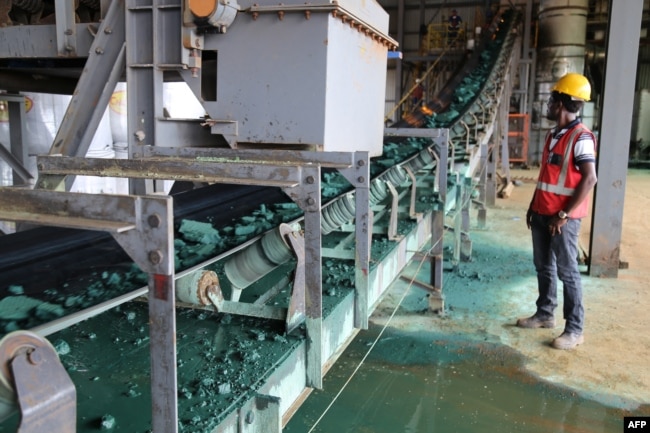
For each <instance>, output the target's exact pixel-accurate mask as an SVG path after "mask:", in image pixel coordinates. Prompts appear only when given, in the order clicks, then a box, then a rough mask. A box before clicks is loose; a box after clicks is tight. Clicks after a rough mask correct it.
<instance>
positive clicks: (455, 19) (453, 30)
mask: <svg viewBox="0 0 650 433" xmlns="http://www.w3.org/2000/svg"><path fill="white" fill-rule="evenodd" d="M462 22H463V19H462V18H461V17H460V15H458V13H457V12H456V9H452V10H451V15H450V16H449V20H448V25H447V41H448V42H449V43H450V44H452V43H455V42H456V39H457V38H458V32H459V31H460V24H461V23H462Z"/></svg>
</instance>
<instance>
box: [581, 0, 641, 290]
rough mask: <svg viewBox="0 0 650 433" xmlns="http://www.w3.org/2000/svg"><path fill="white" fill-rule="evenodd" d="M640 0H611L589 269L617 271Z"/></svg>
mask: <svg viewBox="0 0 650 433" xmlns="http://www.w3.org/2000/svg"><path fill="white" fill-rule="evenodd" d="M642 12H643V0H612V2H611V3H610V10H609V29H608V31H607V35H608V36H607V56H606V57H605V59H606V60H605V61H606V64H605V77H606V81H605V88H604V91H603V103H602V109H601V113H600V117H601V119H600V124H601V125H602V127H601V131H600V137H599V141H600V143H603V145H602V146H599V147H598V163H597V166H598V168H600V167H601V161H602V162H603V163H604V164H606V167H605V166H603V168H604V169H603V170H598V184H597V185H596V189H595V193H594V206H593V223H592V229H591V239H590V242H589V244H590V246H589V250H590V251H589V257H590V264H589V275H592V276H603V277H614V278H615V277H617V276H618V265H619V261H620V247H621V232H622V226H623V201H624V199H625V181H626V176H627V164H628V153H629V145H630V125H631V124H632V111H633V107H634V82H635V79H634V77H635V74H636V65H637V59H638V54H639V44H638V41H639V36H640V29H641V16H642Z"/></svg>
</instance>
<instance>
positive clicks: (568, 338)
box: [551, 331, 585, 350]
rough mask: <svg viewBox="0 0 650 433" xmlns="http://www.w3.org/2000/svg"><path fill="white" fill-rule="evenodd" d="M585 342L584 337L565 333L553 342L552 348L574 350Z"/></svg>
mask: <svg viewBox="0 0 650 433" xmlns="http://www.w3.org/2000/svg"><path fill="white" fill-rule="evenodd" d="M584 342H585V337H584V335H582V334H574V333H572V332H566V331H564V332H563V333H562V335H560V336H559V337H557V338H556V339H555V340H553V343H551V346H553V348H555V349H560V350H569V349H574V348H575V347H576V346H577V345H578V344H582V343H584Z"/></svg>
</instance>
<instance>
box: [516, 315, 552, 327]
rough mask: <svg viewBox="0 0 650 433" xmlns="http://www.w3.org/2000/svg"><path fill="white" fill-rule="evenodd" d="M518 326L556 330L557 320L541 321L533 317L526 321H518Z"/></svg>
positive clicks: (525, 319) (527, 318)
mask: <svg viewBox="0 0 650 433" xmlns="http://www.w3.org/2000/svg"><path fill="white" fill-rule="evenodd" d="M517 326H518V327H520V328H531V329H534V328H555V319H554V318H553V317H551V318H550V319H540V318H539V317H537V316H535V315H533V316H530V317H526V318H524V319H517Z"/></svg>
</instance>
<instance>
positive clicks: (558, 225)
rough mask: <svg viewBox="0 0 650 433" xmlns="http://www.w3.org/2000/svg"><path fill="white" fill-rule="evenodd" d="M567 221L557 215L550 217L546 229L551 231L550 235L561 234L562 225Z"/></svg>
mask: <svg viewBox="0 0 650 433" xmlns="http://www.w3.org/2000/svg"><path fill="white" fill-rule="evenodd" d="M567 221H569V220H568V219H562V218H558V217H553V218H551V221H550V223H549V225H548V231H549V232H551V236H555V235H561V234H562V226H563V225H565V224H566V223H567Z"/></svg>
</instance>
